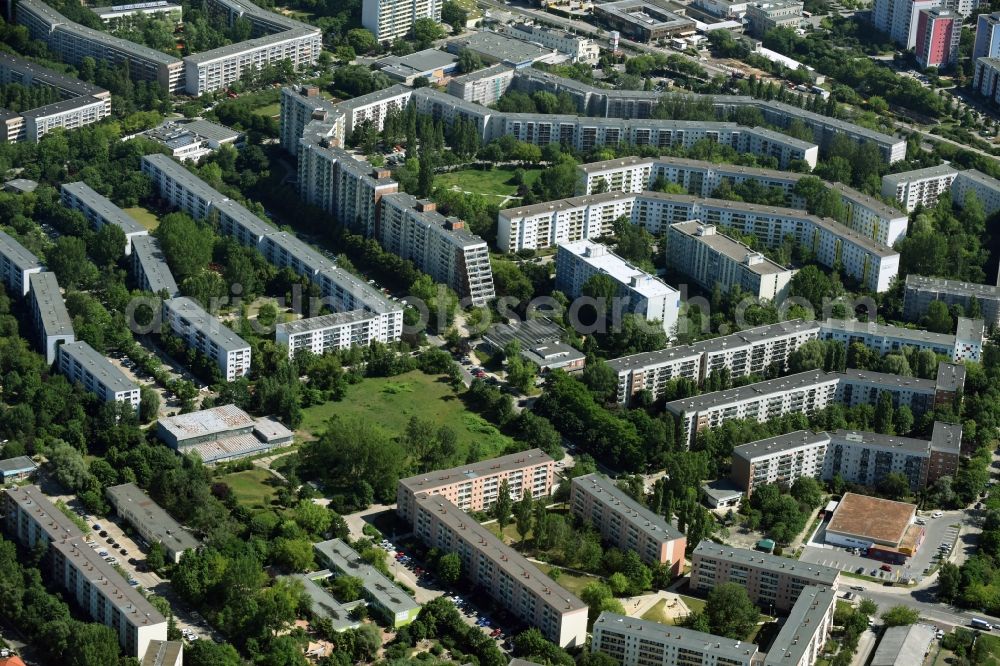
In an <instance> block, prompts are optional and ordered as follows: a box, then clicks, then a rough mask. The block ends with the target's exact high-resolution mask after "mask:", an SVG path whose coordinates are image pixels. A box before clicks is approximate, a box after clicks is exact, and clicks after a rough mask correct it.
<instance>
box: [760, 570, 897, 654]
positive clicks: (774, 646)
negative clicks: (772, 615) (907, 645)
mask: <svg viewBox="0 0 1000 666" xmlns="http://www.w3.org/2000/svg"><path fill="white" fill-rule="evenodd" d="M835 598H836V595H835V593H834V591H833V590H831V589H830V588H828V587H820V586H818V585H806V586H805V587H803V588H802V591H801V592H799V596H798V598H797V599H796V600H795V604H794V605H793V606H792V609H791V610H790V611H789V612H788V617H787V618H785V623H784V624H783V625H782V626H781V631H779V632H778V635H777V636H776V637H775V638H774V641H772V643H771V647H770V648H768V651H767V658H766V659H765V660H764V666H784V665H786V664H787V665H788V666H795V665H797V664H801V663H802V661H803V659H804V658H805V655H806V650H808V649H810V647H811V645H812V641H810V640H808V638H807V637H812V636H814V635H815V634H816V632H817V631H820V629H821V627H822V626H823V618H824V617H825V616H826V614H827V612H829V610H830V607H831V606H832V605H833V603H834V601H835ZM824 638H825V636H824ZM914 663H916V662H914Z"/></svg>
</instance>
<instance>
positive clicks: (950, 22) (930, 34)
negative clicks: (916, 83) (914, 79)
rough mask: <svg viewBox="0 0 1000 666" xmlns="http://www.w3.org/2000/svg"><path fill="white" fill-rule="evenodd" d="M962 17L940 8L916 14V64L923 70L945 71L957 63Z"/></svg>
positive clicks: (924, 10)
mask: <svg viewBox="0 0 1000 666" xmlns="http://www.w3.org/2000/svg"><path fill="white" fill-rule="evenodd" d="M961 34H962V17H961V16H960V15H959V14H958V12H954V11H952V10H950V9H944V8H942V7H932V8H931V9H922V10H920V13H919V14H917V63H918V64H919V65H920V66H921V67H922V68H924V69H926V68H928V67H937V68H938V69H946V68H948V67H951V66H952V65H954V64H955V63H956V62H957V61H958V39H959V37H960V36H961Z"/></svg>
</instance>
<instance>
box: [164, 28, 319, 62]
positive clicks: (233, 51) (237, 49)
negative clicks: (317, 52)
mask: <svg viewBox="0 0 1000 666" xmlns="http://www.w3.org/2000/svg"><path fill="white" fill-rule="evenodd" d="M319 34H320V30H319V28H311V27H303V28H291V29H288V30H284V31H282V32H275V33H272V34H270V35H264V36H262V37H255V38H253V39H248V40H246V41H244V42H236V43H235V44H227V45H226V46H220V47H219V48H217V49H212V50H211V51H202V52H201V53H194V54H192V55H189V56H185V57H184V62H185V63H191V64H194V65H201V64H204V63H208V62H212V61H213V60H221V59H223V58H229V57H231V56H234V55H239V54H241V53H246V52H248V51H253V50H255V49H262V48H266V47H269V46H271V45H272V44H280V43H281V42H286V41H290V40H293V39H302V38H305V37H309V36H311V35H319Z"/></svg>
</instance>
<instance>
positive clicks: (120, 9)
mask: <svg viewBox="0 0 1000 666" xmlns="http://www.w3.org/2000/svg"><path fill="white" fill-rule="evenodd" d="M90 11H92V12H94V13H95V14H97V16H98V18H100V19H101V23H104V24H106V25H117V24H118V23H121V22H122V19H126V18H131V17H133V16H154V17H157V18H161V19H166V20H169V21H173V22H174V23H177V24H180V23H181V22H182V19H183V17H184V8H183V7H182V6H181V5H175V4H173V3H171V2H167V0H152V1H151V2H139V3H134V4H131V5H117V6H113V7H92V8H91V10H90Z"/></svg>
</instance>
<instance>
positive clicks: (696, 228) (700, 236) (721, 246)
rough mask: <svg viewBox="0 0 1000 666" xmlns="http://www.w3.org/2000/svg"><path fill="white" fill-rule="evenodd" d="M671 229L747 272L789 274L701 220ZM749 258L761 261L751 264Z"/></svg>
mask: <svg viewBox="0 0 1000 666" xmlns="http://www.w3.org/2000/svg"><path fill="white" fill-rule="evenodd" d="M670 227H671V228H672V229H676V230H677V231H678V232H680V233H682V234H684V235H686V236H689V237H691V238H693V239H695V240H696V241H698V242H699V243H702V244H704V245H705V246H706V247H708V248H710V249H711V250H712V251H714V252H717V253H718V254H721V255H723V256H725V257H729V258H730V259H732V260H733V261H735V262H737V263H739V264H740V265H741V266H743V267H744V268H745V269H746V270H748V271H750V272H752V273H756V274H757V275H775V274H777V273H787V272H789V269H788V268H785V267H784V266H782V265H781V264H779V263H777V262H775V261H771V260H770V259H768V258H767V257H765V256H764V254H763V253H761V252H759V251H757V250H754V249H753V248H751V247H750V246H749V245H747V244H745V243H741V242H739V241H737V240H735V239H733V238H730V237H729V236H727V235H725V234H723V233H720V232H719V231H718V230H717V228H716V226H715V225H714V224H705V223H703V222H702V221H701V220H690V221H688V222H676V223H674V224H671V225H670ZM748 257H756V258H759V260H758V261H756V262H754V263H750V262H748V261H747V258H748Z"/></svg>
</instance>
